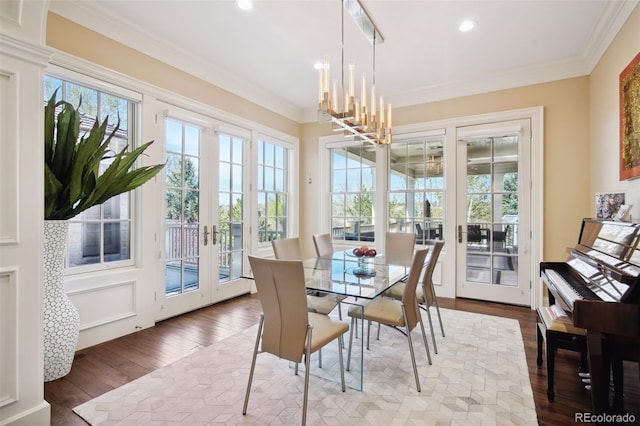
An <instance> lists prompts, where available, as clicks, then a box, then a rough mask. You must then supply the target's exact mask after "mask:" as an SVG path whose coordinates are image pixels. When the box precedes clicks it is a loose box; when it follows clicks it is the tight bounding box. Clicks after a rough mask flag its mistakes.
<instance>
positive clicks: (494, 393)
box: [73, 309, 538, 426]
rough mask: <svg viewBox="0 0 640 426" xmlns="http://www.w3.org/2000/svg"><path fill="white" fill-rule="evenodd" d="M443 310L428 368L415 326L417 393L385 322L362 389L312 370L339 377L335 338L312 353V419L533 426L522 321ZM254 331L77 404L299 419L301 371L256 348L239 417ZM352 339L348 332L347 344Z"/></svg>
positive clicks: (397, 338)
mask: <svg viewBox="0 0 640 426" xmlns="http://www.w3.org/2000/svg"><path fill="white" fill-rule="evenodd" d="M440 312H441V314H442V320H443V323H444V328H445V335H446V337H444V338H443V337H442V335H440V334H439V332H440V327H439V325H438V324H437V315H435V310H434V311H433V312H432V316H433V319H434V328H435V330H436V340H437V343H438V354H434V353H433V345H432V342H431V336H430V333H429V330H428V329H427V339H428V342H429V345H430V349H431V357H432V360H433V364H432V365H429V364H428V362H427V359H426V353H425V351H424V345H423V343H422V337H421V333H420V328H419V327H417V328H416V329H414V331H413V332H412V340H413V343H414V349H415V352H416V362H417V365H418V375H419V377H420V384H421V387H422V391H421V392H417V390H416V384H415V379H414V375H413V368H412V366H411V358H410V355H409V348H408V345H407V338H406V337H405V336H404V335H402V334H400V333H399V332H397V331H395V330H392V329H390V328H387V327H383V328H382V330H381V334H380V340H375V334H376V333H375V331H376V330H377V328H376V326H373V327H372V332H371V344H370V350H366V349H365V354H364V369H365V371H364V390H363V391H357V390H354V389H351V388H347V390H346V392H344V393H343V392H341V390H340V383H339V379H337V378H336V379H335V380H327V379H326V378H320V377H318V376H316V375H315V374H316V372H317V371H318V370H322V372H326V371H330V370H333V371H335V372H336V374H338V376H336V377H339V369H338V366H337V365H336V364H335V359H337V345H334V344H329V345H328V346H326V347H325V349H323V351H322V369H319V367H318V363H317V361H316V360H315V359H312V363H311V376H310V379H309V405H308V411H307V424H309V425H358V426H360V425H385V426H386V425H474V424H477V425H487V424H489V425H494V424H500V425H508V424H514V425H537V424H538V421H537V417H536V411H535V404H534V400H533V393H532V390H531V384H530V382H529V373H528V369H527V363H526V359H525V352H524V345H523V341H522V335H521V333H520V326H519V324H518V321H516V320H511V319H507V318H499V317H493V316H489V315H481V314H474V313H468V312H462V311H452V310H448V309H440ZM423 317H424V320H425V327H426V326H427V324H428V322H427V321H426V314H424V313H423ZM256 331H257V326H254V327H251V328H249V329H247V330H245V331H243V332H241V333H239V334H237V335H235V336H232V337H229V338H227V339H225V340H223V341H222V342H217V343H214V344H212V345H211V346H208V347H206V348H203V349H201V350H200V351H198V352H196V353H194V354H191V355H189V356H187V357H185V358H182V359H180V360H178V361H176V362H174V363H173V364H171V365H168V366H165V367H162V368H160V369H158V370H156V371H153V372H151V373H149V374H147V375H146V376H143V377H140V378H139V379H137V380H134V381H133V382H130V383H127V384H126V385H124V386H121V387H119V388H117V389H114V390H112V391H110V392H107V393H105V394H103V395H101V396H99V397H97V398H94V399H92V400H91V401H88V402H86V403H84V404H82V405H79V406H77V407H75V408H74V410H73V411H74V412H75V413H76V414H78V415H79V416H81V417H82V418H83V419H84V420H85V421H87V422H88V423H89V424H91V425H94V426H97V425H101V426H107V425H119V426H120V425H145V426H146V425H295V424H300V421H301V416H302V392H303V385H304V373H303V372H301V373H300V374H299V375H298V376H296V375H294V374H293V369H292V368H290V366H289V363H288V362H287V361H283V360H279V359H277V358H276V357H274V356H272V355H270V354H259V355H258V361H257V364H256V371H255V373H254V379H253V385H252V388H251V396H250V398H249V406H248V409H247V415H246V416H243V415H242V405H243V403H244V395H245V391H246V386H247V379H248V377H249V368H250V365H251V355H252V351H253V346H254V343H255V336H256ZM347 339H348V333H347V334H346V335H345V343H346V342H348V340H347ZM358 343H359V342H358ZM333 346H335V347H336V349H335V352H336V353H333V354H332V353H331V350H332V348H333ZM354 346H355V343H354ZM358 347H359V346H358ZM355 352H356V351H355V350H354V353H355ZM314 361H315V362H314ZM356 361H357V363H359V360H356ZM353 362H354V360H353V359H352V363H353ZM345 363H346V350H345Z"/></svg>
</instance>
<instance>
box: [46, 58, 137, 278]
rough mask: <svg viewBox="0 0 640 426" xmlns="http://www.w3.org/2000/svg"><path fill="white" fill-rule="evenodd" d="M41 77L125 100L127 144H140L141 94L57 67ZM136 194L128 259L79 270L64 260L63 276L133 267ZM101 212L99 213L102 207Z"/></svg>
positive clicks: (131, 203)
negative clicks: (128, 104) (128, 107)
mask: <svg viewBox="0 0 640 426" xmlns="http://www.w3.org/2000/svg"><path fill="white" fill-rule="evenodd" d="M44 75H47V76H49V77H52V78H56V79H60V80H63V81H65V82H69V83H72V84H78V85H81V86H86V87H88V88H90V89H94V90H97V91H99V92H102V93H106V94H109V95H114V96H118V97H120V98H123V99H126V100H127V101H129V102H131V106H132V116H133V117H132V118H133V120H131V117H129V123H128V125H129V127H130V129H131V130H130V134H131V140H129V143H130V145H131V148H132V149H133V148H135V147H137V146H139V144H140V141H141V140H142V137H141V127H142V126H141V121H142V99H143V96H142V94H141V93H138V92H135V91H132V90H129V89H126V88H123V87H120V86H117V85H114V84H110V83H108V82H106V81H103V80H100V79H97V78H94V77H89V76H87V75H85V74H81V73H78V72H75V71H71V70H69V69H66V68H62V67H59V66H56V65H49V66H48V67H47V69H46V70H45V72H44ZM43 84H44V78H43ZM110 119H111V118H110ZM137 194H138V191H135V190H134V191H130V192H129V209H130V212H129V221H130V222H129V223H130V229H129V259H126V260H118V261H113V262H105V261H104V259H101V260H100V262H98V263H92V264H88V265H82V266H73V267H69V266H67V265H66V260H65V271H64V273H65V275H79V274H85V273H89V272H96V271H104V270H113V269H119V268H129V267H133V266H135V265H136V264H137V263H138V253H139V250H138V248H137V241H138V238H137V227H138V226H137V223H138V221H139V214H138V213H137V208H136V207H137V204H138V203H139V196H138V195H137ZM100 209H101V212H102V207H101V208H100ZM70 223H71V222H70ZM99 223H101V224H104V223H105V222H104V219H102V218H101V219H100V220H99ZM103 237H104V236H103V235H102V233H101V238H100V244H101V245H103V243H104V241H103ZM101 251H102V249H101Z"/></svg>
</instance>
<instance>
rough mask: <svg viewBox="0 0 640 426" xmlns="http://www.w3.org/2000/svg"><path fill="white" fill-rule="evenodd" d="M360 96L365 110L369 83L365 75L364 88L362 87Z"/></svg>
mask: <svg viewBox="0 0 640 426" xmlns="http://www.w3.org/2000/svg"><path fill="white" fill-rule="evenodd" d="M360 97H361V101H360V103H361V104H362V110H363V111H364V109H365V108H366V107H367V85H366V84H365V79H364V75H363V76H362V89H360Z"/></svg>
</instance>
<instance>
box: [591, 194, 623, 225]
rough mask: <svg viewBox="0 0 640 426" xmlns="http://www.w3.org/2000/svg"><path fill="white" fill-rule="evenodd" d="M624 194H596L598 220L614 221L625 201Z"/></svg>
mask: <svg viewBox="0 0 640 426" xmlns="http://www.w3.org/2000/svg"><path fill="white" fill-rule="evenodd" d="M625 195H626V194H625V193H624V192H596V218H598V219H604V220H611V219H614V218H615V216H616V213H618V210H619V209H620V206H622V205H623V204H624V201H625Z"/></svg>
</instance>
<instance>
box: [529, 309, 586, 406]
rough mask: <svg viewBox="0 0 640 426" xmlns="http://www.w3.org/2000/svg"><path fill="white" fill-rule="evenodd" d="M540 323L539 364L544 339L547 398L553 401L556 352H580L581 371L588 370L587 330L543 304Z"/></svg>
mask: <svg viewBox="0 0 640 426" xmlns="http://www.w3.org/2000/svg"><path fill="white" fill-rule="evenodd" d="M537 312H538V320H539V321H538V324H537V327H536V328H537V337H538V342H537V343H538V359H537V364H538V366H542V341H543V340H544V341H545V342H546V347H547V351H546V352H547V398H548V399H549V401H553V399H554V397H555V394H554V391H553V371H554V367H555V352H556V350H557V349H566V350H570V351H575V352H580V372H582V373H584V372H586V371H587V370H588V366H587V336H586V335H587V332H586V330H585V329H583V328H578V327H574V326H573V323H572V322H571V320H570V319H569V317H566V316H565V317H555V318H554V316H553V315H552V314H551V311H550V308H548V307H546V306H541V307H539V308H538V309H537Z"/></svg>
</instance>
